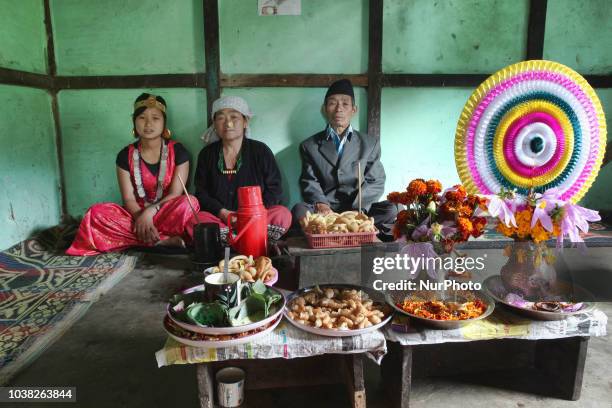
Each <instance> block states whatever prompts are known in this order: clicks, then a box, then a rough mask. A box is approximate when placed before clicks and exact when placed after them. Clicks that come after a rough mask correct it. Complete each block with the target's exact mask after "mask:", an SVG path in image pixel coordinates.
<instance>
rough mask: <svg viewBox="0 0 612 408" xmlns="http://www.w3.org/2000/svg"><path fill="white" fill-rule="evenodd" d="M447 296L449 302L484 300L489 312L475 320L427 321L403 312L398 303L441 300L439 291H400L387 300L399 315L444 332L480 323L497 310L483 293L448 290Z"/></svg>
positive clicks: (387, 297)
mask: <svg viewBox="0 0 612 408" xmlns="http://www.w3.org/2000/svg"><path fill="white" fill-rule="evenodd" d="M445 294H446V295H447V299H448V300H453V301H461V300H463V301H469V300H471V299H474V298H478V299H480V300H482V301H483V302H484V303H486V304H487V310H485V311H484V313H483V314H481V315H480V316H478V317H475V318H473V319H465V320H433V319H427V318H424V317H420V316H416V315H413V314H412V313H408V312H407V311H405V310H403V309H402V308H400V307H398V306H397V305H396V303H400V302H403V301H404V300H405V299H407V298H418V299H419V300H425V301H428V300H436V299H440V297H439V294H438V292H437V291H409V290H398V291H392V292H389V293H387V294H386V299H387V303H388V304H389V305H390V306H391V307H392V308H393V309H395V310H396V311H397V312H398V313H400V314H403V315H406V316H409V317H410V318H411V319H414V320H416V321H418V322H420V323H423V324H425V325H427V326H430V327H433V328H436V329H442V330H452V329H457V328H459V327H462V326H465V325H468V324H470V323H472V322H475V321H478V320H482V319H485V318H486V317H487V316H489V315H490V314H491V313H493V310H494V309H495V302H494V301H493V299H491V298H490V297H489V296H488V295H487V294H486V293H483V292H481V291H470V290H460V291H453V290H447V291H445Z"/></svg>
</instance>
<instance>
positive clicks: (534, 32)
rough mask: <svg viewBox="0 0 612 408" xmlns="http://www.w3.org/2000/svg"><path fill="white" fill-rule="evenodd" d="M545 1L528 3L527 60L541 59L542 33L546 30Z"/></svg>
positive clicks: (533, 0) (532, 0) (542, 50)
mask: <svg viewBox="0 0 612 408" xmlns="http://www.w3.org/2000/svg"><path fill="white" fill-rule="evenodd" d="M547 2H548V1H547V0H531V1H530V2H529V22H528V23H527V55H526V59H527V60H539V59H542V56H543V54H544V31H545V29H546V7H547Z"/></svg>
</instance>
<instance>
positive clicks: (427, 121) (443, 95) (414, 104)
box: [380, 88, 472, 193]
mask: <svg viewBox="0 0 612 408" xmlns="http://www.w3.org/2000/svg"><path fill="white" fill-rule="evenodd" d="M471 93H472V89H467V88H413V89H408V88H395V89H392V88H386V89H383V93H382V114H381V129H380V131H381V135H382V142H381V144H382V159H383V164H384V166H385V170H386V172H387V183H386V186H385V193H389V192H391V191H401V190H403V189H405V188H406V186H407V185H408V183H409V182H410V180H412V179H414V178H436V179H439V180H440V181H441V182H442V184H443V185H444V186H451V185H453V184H457V183H459V176H458V175H457V170H456V169H455V156H454V140H455V128H456V126H457V120H458V119H459V114H460V113H461V110H462V109H463V105H464V104H465V102H466V101H467V99H468V97H469V96H470V94H471Z"/></svg>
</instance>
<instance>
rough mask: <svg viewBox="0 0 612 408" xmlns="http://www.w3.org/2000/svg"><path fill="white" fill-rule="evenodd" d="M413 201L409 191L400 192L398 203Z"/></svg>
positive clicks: (405, 203) (406, 203)
mask: <svg viewBox="0 0 612 408" xmlns="http://www.w3.org/2000/svg"><path fill="white" fill-rule="evenodd" d="M413 201H414V196H413V195H411V194H410V193H406V192H404V193H400V204H404V205H408V204H410V203H411V202H413Z"/></svg>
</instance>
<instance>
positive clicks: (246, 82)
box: [221, 74, 368, 88]
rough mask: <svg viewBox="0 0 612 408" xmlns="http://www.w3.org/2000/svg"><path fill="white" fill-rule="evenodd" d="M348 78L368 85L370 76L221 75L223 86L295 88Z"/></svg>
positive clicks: (326, 84) (317, 86) (320, 84)
mask: <svg viewBox="0 0 612 408" xmlns="http://www.w3.org/2000/svg"><path fill="white" fill-rule="evenodd" d="M341 78H348V79H350V80H351V82H352V83H353V85H354V86H361V87H366V86H368V76H367V75H365V74H357V75H342V74H232V75H226V74H222V75H221V87H222V88H251V87H295V88H312V87H314V88H326V87H328V86H329V85H331V83H332V82H334V81H337V80H338V79H341Z"/></svg>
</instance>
